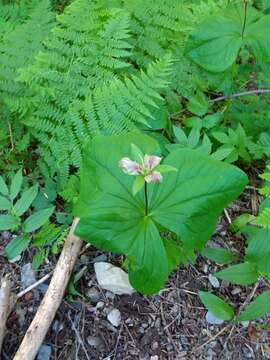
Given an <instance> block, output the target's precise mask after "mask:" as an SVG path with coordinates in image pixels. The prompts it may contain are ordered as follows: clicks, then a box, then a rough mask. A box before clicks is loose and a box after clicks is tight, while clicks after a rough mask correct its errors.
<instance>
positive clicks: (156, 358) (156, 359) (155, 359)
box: [150, 355, 158, 360]
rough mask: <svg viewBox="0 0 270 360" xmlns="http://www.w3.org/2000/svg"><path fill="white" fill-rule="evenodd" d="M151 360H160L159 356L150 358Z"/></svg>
mask: <svg viewBox="0 0 270 360" xmlns="http://www.w3.org/2000/svg"><path fill="white" fill-rule="evenodd" d="M150 360H158V356H157V355H155V356H151V357H150Z"/></svg>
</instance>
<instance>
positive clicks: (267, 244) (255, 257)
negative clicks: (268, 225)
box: [245, 228, 270, 276]
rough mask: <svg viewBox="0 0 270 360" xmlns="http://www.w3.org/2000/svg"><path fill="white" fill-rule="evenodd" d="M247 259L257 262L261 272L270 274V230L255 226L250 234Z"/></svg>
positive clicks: (253, 262)
mask: <svg viewBox="0 0 270 360" xmlns="http://www.w3.org/2000/svg"><path fill="white" fill-rule="evenodd" d="M245 259H246V260H247V261H249V262H250V263H252V264H255V265H256V266H257V267H258V269H259V270H260V272H261V273H263V274H264V275H268V276H270V261H269V259H270V230H269V229H260V228H254V229H253V231H252V232H250V233H249V235H248V247H247V250H246V256H245Z"/></svg>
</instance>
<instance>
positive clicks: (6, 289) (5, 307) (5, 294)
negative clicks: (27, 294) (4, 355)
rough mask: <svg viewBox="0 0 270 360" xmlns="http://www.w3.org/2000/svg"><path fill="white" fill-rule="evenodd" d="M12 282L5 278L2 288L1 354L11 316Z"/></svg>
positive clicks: (0, 293) (0, 317) (0, 289)
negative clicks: (8, 319)
mask: <svg viewBox="0 0 270 360" xmlns="http://www.w3.org/2000/svg"><path fill="white" fill-rule="evenodd" d="M10 289H11V282H10V280H9V279H8V277H7V276H6V277H4V279H3V280H2V282H1V288H0V354H1V349H2V344H3V340H4V336H5V330H6V321H7V317H8V314H9V306H10Z"/></svg>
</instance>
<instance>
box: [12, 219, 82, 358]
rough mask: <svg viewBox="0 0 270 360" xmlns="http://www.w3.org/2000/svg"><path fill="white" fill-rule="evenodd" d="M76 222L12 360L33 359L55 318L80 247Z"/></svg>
mask: <svg viewBox="0 0 270 360" xmlns="http://www.w3.org/2000/svg"><path fill="white" fill-rule="evenodd" d="M78 221H79V219H78V218H75V219H74V220H73V223H72V226H71V229H70V232H69V235H68V236H67V239H66V241H65V244H64V247H63V249H62V252H61V255H60V257H59V260H58V262H57V265H56V268H55V270H54V273H53V277H52V280H51V283H50V285H49V288H48V290H47V292H46V294H45V296H44V298H43V300H42V302H41V304H40V306H39V308H38V310H37V313H36V315H35V317H34V319H33V321H32V322H31V324H30V326H29V328H28V330H27V332H26V334H25V336H24V338H23V341H22V343H21V345H20V347H19V349H18V351H17V352H16V354H15V357H14V358H13V360H34V359H35V357H36V355H37V352H38V350H39V348H40V346H41V344H42V342H43V340H44V338H45V336H46V333H47V331H48V329H49V327H50V325H51V323H52V321H53V319H54V317H55V314H56V311H57V309H58V307H59V306H60V304H61V301H62V298H63V296H64V293H65V289H66V286H67V283H68V280H69V277H70V275H71V273H72V270H73V267H74V264H75V261H76V259H77V257H78V255H79V253H80V249H81V246H82V240H81V239H79V238H78V237H76V236H75V235H74V230H75V228H76V226H77V223H78Z"/></svg>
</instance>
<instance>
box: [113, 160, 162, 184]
mask: <svg viewBox="0 0 270 360" xmlns="http://www.w3.org/2000/svg"><path fill="white" fill-rule="evenodd" d="M161 160H162V158H161V157H159V156H155V155H147V154H146V155H144V157H143V158H142V162H141V164H139V163H137V162H136V161H133V160H131V159H130V158H128V157H124V158H122V159H121V160H120V161H119V167H120V168H121V169H122V171H123V172H124V173H125V174H128V175H133V176H138V175H141V176H143V179H144V181H145V182H147V183H160V182H161V181H162V179H163V178H162V175H161V173H160V172H159V171H157V170H158V166H159V164H160V162H161ZM155 169H156V170H155Z"/></svg>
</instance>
